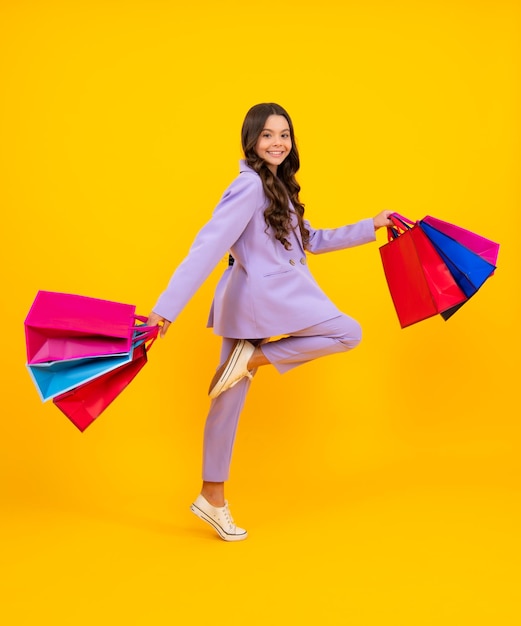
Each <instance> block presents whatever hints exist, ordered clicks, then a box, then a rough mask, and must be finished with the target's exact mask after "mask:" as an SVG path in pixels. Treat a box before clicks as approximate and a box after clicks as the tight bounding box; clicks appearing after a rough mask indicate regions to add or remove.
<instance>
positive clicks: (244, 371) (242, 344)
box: [208, 339, 255, 400]
mask: <svg viewBox="0 0 521 626" xmlns="http://www.w3.org/2000/svg"><path fill="white" fill-rule="evenodd" d="M254 351H255V346H254V345H253V344H252V343H250V342H249V341H246V340H245V339H237V341H236V342H235V343H234V345H233V348H232V351H231V352H230V355H229V356H228V358H227V359H226V361H225V362H224V363H223V364H222V365H221V367H220V368H219V369H218V370H217V372H215V376H214V377H213V378H212V382H211V383H210V389H209V391H208V395H209V396H210V398H212V400H213V399H214V398H217V396H220V395H221V393H222V392H223V391H226V390H227V389H229V388H230V387H233V386H234V385H236V384H237V383H238V382H239V381H240V380H241V379H242V378H245V377H248V378H249V379H250V380H251V379H252V378H253V374H252V373H251V372H250V371H249V370H248V361H249V360H250V358H251V355H252V354H253V353H254Z"/></svg>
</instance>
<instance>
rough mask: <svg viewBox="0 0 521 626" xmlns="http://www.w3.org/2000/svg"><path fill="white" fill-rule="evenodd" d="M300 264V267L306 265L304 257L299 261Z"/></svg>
mask: <svg viewBox="0 0 521 626" xmlns="http://www.w3.org/2000/svg"><path fill="white" fill-rule="evenodd" d="M300 262H301V263H302V265H306V257H305V256H303V257H302V258H301V259H300Z"/></svg>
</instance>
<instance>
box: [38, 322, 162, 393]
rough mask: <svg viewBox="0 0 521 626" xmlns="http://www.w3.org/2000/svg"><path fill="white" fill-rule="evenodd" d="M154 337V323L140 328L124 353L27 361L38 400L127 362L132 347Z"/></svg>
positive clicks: (155, 330) (155, 329) (129, 358)
mask: <svg viewBox="0 0 521 626" xmlns="http://www.w3.org/2000/svg"><path fill="white" fill-rule="evenodd" d="M145 329H146V330H145ZM155 336H157V326H154V327H148V326H147V327H140V328H139V332H136V333H135V337H134V340H133V342H132V346H131V349H130V350H129V351H128V352H127V353H125V354H117V355H108V356H107V355H104V356H102V357H87V358H83V359H69V360H64V361H50V362H46V363H33V364H31V363H28V364H27V368H28V370H29V374H30V375H31V378H32V380H33V382H34V384H35V386H36V389H37V391H38V393H39V395H40V399H41V400H42V401H43V402H45V401H47V400H50V399H51V398H54V397H55V396H58V395H60V394H62V393H65V392H66V391H69V390H70V389H74V387H78V386H79V385H82V384H84V383H86V382H89V381H90V380H94V378H98V377H99V376H102V375H103V374H106V373H108V372H111V371H112V370H114V369H117V368H118V367H121V366H122V365H125V364H126V363H129V362H130V361H132V357H133V353H134V348H136V347H137V346H139V345H140V344H141V343H144V342H145V341H148V340H149V339H153V338H154V337H155Z"/></svg>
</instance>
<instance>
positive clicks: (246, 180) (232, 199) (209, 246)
mask: <svg viewBox="0 0 521 626" xmlns="http://www.w3.org/2000/svg"><path fill="white" fill-rule="evenodd" d="M264 203H265V197H264V192H263V189H262V182H261V180H260V178H258V176H257V175H256V174H250V173H248V172H244V173H241V174H240V175H239V176H238V177H237V178H236V179H235V180H234V181H233V183H232V184H231V185H230V186H229V187H228V189H226V191H225V192H224V194H223V196H222V198H221V200H220V201H219V204H218V205H217V206H216V207H215V209H214V211H213V214H212V217H211V219H210V221H209V222H207V223H206V224H205V226H203V228H202V229H201V230H200V231H199V233H198V234H197V235H196V237H195V240H194V242H193V244H192V246H191V248H190V250H189V252H188V255H187V256H186V257H185V259H184V260H183V261H182V263H181V264H180V265H179V266H178V267H177V269H176V271H175V272H174V274H173V276H172V278H171V279H170V282H169V283H168V286H167V288H166V290H165V291H164V292H163V293H162V294H161V296H160V297H159V300H158V301H157V303H156V305H155V306H154V307H153V311H154V313H157V314H158V315H160V316H161V317H164V318H165V319H167V320H169V321H170V322H173V321H174V320H175V319H176V318H177V316H178V315H179V314H180V313H181V311H182V310H183V309H184V307H185V306H186V305H187V304H188V302H189V301H190V299H191V298H192V297H193V295H194V294H195V293H196V291H197V290H198V289H199V287H200V286H201V285H202V284H203V282H204V281H205V280H206V279H207V278H208V276H209V275H210V274H211V272H212V270H213V269H214V268H215V266H216V265H217V263H218V262H219V261H220V260H221V259H222V258H223V256H224V255H225V254H226V253H227V252H228V250H229V249H230V248H231V247H232V245H233V244H234V243H235V242H236V241H237V239H238V238H239V237H240V236H241V234H242V233H243V232H244V229H245V228H246V226H247V225H248V223H249V221H250V220H251V218H252V217H253V215H254V213H255V211H256V210H257V209H258V208H260V207H263V206H264Z"/></svg>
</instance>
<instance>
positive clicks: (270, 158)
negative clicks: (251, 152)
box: [255, 115, 292, 175]
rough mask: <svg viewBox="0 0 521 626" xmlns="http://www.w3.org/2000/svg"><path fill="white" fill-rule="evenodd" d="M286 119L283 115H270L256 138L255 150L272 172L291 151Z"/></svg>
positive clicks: (275, 171) (275, 172)
mask: <svg viewBox="0 0 521 626" xmlns="http://www.w3.org/2000/svg"><path fill="white" fill-rule="evenodd" d="M291 145H292V144H291V135H290V132H289V124H288V120H287V119H286V118H285V117H284V116H283V115H270V116H269V117H268V119H267V120H266V123H265V124H264V128H263V130H262V132H261V134H260V135H259V138H258V139H257V143H256V145H255V152H256V154H257V156H259V157H260V158H261V159H263V161H265V162H266V164H267V165H268V167H269V169H270V170H271V171H272V172H273V174H275V175H276V174H277V168H278V166H279V165H280V164H281V163H282V162H283V161H284V159H285V158H286V157H287V156H288V154H289V153H290V152H291Z"/></svg>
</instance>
